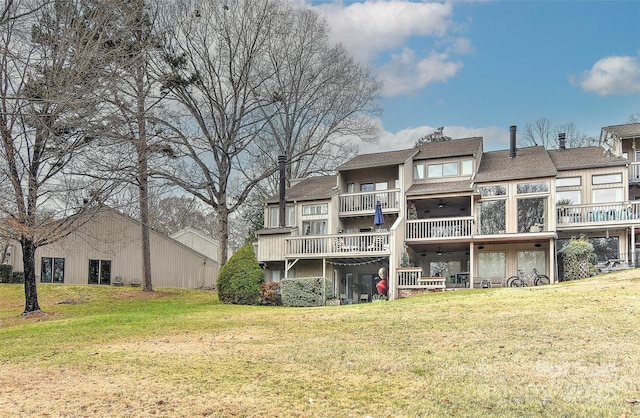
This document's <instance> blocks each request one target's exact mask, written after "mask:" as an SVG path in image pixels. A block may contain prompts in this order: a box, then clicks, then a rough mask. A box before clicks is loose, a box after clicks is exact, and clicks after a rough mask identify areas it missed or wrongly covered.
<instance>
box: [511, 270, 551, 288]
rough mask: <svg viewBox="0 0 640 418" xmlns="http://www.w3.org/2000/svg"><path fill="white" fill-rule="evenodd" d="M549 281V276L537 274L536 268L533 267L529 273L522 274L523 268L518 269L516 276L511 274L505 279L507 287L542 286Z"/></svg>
mask: <svg viewBox="0 0 640 418" xmlns="http://www.w3.org/2000/svg"><path fill="white" fill-rule="evenodd" d="M549 283H551V280H549V276H547V275H545V274H538V270H536V269H533V271H532V272H531V273H529V274H526V275H525V274H524V270H520V269H518V275H517V276H511V277H509V278H508V279H507V287H526V286H531V285H533V286H542V285H545V284H549Z"/></svg>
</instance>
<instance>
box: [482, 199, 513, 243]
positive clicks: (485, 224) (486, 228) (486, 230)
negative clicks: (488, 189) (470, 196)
mask: <svg viewBox="0 0 640 418" xmlns="http://www.w3.org/2000/svg"><path fill="white" fill-rule="evenodd" d="M505 208H506V201H505V200H489V201H486V202H480V203H479V204H478V223H479V226H478V233H479V234H480V235H490V234H498V233H500V232H504V231H505V229H506V227H505V226H506V221H505V219H506V211H505Z"/></svg>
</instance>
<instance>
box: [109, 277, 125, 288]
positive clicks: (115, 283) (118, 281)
mask: <svg viewBox="0 0 640 418" xmlns="http://www.w3.org/2000/svg"><path fill="white" fill-rule="evenodd" d="M111 285H112V286H124V281H123V280H122V276H116V278H115V279H113V282H111Z"/></svg>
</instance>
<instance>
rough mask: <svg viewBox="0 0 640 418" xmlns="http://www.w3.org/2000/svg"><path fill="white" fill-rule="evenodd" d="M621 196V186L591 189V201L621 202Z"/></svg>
mask: <svg viewBox="0 0 640 418" xmlns="http://www.w3.org/2000/svg"><path fill="white" fill-rule="evenodd" d="M622 197H623V191H622V188H620V187H616V188H611V189H594V190H593V191H592V199H591V201H592V202H593V203H610V202H621V201H622Z"/></svg>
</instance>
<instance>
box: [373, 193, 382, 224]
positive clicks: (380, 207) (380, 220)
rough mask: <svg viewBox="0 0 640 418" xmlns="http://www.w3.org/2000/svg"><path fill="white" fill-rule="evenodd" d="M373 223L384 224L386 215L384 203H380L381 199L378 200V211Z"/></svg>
mask: <svg viewBox="0 0 640 418" xmlns="http://www.w3.org/2000/svg"><path fill="white" fill-rule="evenodd" d="M373 223H374V224H375V225H376V226H377V227H380V226H382V225H384V216H383V215H382V205H380V201H379V200H378V201H377V202H376V213H375V215H374V216H373Z"/></svg>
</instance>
